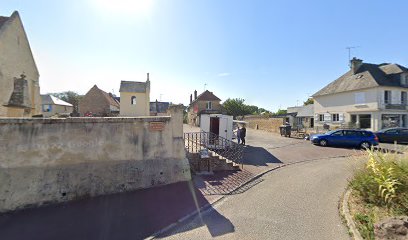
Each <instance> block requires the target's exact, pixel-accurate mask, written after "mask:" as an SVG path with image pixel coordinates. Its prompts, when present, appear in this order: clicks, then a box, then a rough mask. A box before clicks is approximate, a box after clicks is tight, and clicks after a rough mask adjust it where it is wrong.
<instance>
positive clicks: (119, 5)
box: [0, 0, 408, 111]
mask: <svg viewBox="0 0 408 240" xmlns="http://www.w3.org/2000/svg"><path fill="white" fill-rule="evenodd" d="M407 9H408V1H404V0H400V1H393V0H390V1H379V0H378V1H377V0H359V1H355V0H342V1H327V0H319V1H318V0H310V1H289V0H58V1H55V0H36V1H32V0H0V15H1V16H10V15H11V14H12V12H13V11H14V10H17V11H19V13H20V16H21V18H22V21H23V24H24V27H25V30H26V32H27V35H28V38H29V41H30V45H31V49H32V51H33V54H34V58H35V61H36V64H37V67H38V69H39V72H40V87H41V93H43V94H45V93H50V92H61V91H68V90H70V91H75V92H78V93H79V94H85V93H86V92H87V91H88V90H89V89H90V88H91V87H92V86H93V85H95V84H96V85H97V86H98V87H99V88H101V89H103V90H105V91H107V92H113V93H115V94H119V87H120V81H121V80H128V81H145V80H146V73H147V72H149V73H150V80H151V95H150V99H151V101H154V100H156V99H157V100H162V101H170V102H173V103H183V104H185V105H187V104H188V103H189V97H190V94H191V93H193V91H194V90H197V91H198V93H201V92H203V91H204V89H207V90H209V91H212V92H213V93H214V94H215V95H216V96H218V97H219V98H221V99H222V100H223V101H224V100H226V99H227V98H243V99H245V103H246V104H250V105H256V106H259V107H263V108H265V109H268V110H271V111H277V110H278V109H279V108H281V109H285V108H286V107H288V106H295V105H299V104H302V103H303V101H305V100H306V99H307V98H308V97H309V96H311V95H312V94H314V93H315V92H317V91H318V90H319V89H321V88H323V87H324V86H325V85H326V84H328V83H330V82H331V81H333V80H335V79H336V78H338V77H339V76H341V75H342V74H343V73H345V72H346V71H348V70H349V67H348V50H347V49H346V47H349V46H353V47H357V48H353V49H352V50H351V56H352V57H354V56H355V57H358V58H360V59H363V61H364V62H370V63H384V62H390V63H399V64H401V65H404V66H408V54H407V53H408V44H407V43H408V31H406V29H407V22H408V20H407V19H408V18H407Z"/></svg>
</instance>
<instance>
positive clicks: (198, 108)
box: [187, 90, 223, 126]
mask: <svg viewBox="0 0 408 240" xmlns="http://www.w3.org/2000/svg"><path fill="white" fill-rule="evenodd" d="M187 112H188V114H187V119H188V124H190V125H194V126H200V116H201V114H222V113H223V108H222V105H221V99H219V98H218V97H217V96H215V95H214V94H213V93H212V92H210V91H208V90H206V91H204V92H203V93H201V94H200V95H198V96H197V90H195V91H194V99H193V95H190V105H189V107H188V110H187Z"/></svg>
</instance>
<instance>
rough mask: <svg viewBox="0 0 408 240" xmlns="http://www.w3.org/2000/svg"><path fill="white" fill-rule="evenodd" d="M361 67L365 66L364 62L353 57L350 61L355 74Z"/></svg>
mask: <svg viewBox="0 0 408 240" xmlns="http://www.w3.org/2000/svg"><path fill="white" fill-rule="evenodd" d="M361 65H363V60H361V59H358V58H356V57H353V59H351V60H350V68H351V71H352V72H353V74H356V73H357V70H358V68H359V67H360V66H361Z"/></svg>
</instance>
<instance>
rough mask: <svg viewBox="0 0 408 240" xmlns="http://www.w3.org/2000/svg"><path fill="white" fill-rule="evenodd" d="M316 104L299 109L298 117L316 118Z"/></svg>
mask: <svg viewBox="0 0 408 240" xmlns="http://www.w3.org/2000/svg"><path fill="white" fill-rule="evenodd" d="M313 107H314V104H309V105H306V106H302V107H301V108H299V110H298V112H297V115H296V117H313V116H314V108H313Z"/></svg>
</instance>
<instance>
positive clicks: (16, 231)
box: [0, 182, 208, 240]
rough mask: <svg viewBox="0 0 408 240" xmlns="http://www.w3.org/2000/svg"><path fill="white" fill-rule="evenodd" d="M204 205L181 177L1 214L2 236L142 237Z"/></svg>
mask: <svg viewBox="0 0 408 240" xmlns="http://www.w3.org/2000/svg"><path fill="white" fill-rule="evenodd" d="M192 193H195V197H196V199H197V204H198V206H197V205H196V204H195V202H194V197H193V194H192ZM206 204H208V201H207V199H206V198H205V197H204V196H203V195H202V193H201V192H200V191H198V190H197V189H195V188H194V187H193V184H192V182H181V183H175V184H170V185H166V186H162V187H155V188H150V189H143V190H138V191H134V192H129V193H123V194H115V195H108V196H101V197H95V198H91V199H84V200H79V201H74V202H68V203H64V204H58V205H53V206H44V207H40V208H35V209H26V210H22V211H17V212H13V213H9V214H2V215H0V236H1V239H2V240H9V239H33V240H34V239H41V240H46V239H60V240H64V239H67V240H71V239H115V240H119V239H143V238H146V237H148V236H150V235H151V234H152V233H154V232H156V231H158V230H160V229H162V228H164V227H166V226H168V225H169V224H171V223H173V222H176V221H177V220H178V219H180V218H182V217H184V216H186V215H187V214H189V213H191V212H193V211H194V210H196V209H197V207H202V206H204V205H206Z"/></svg>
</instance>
